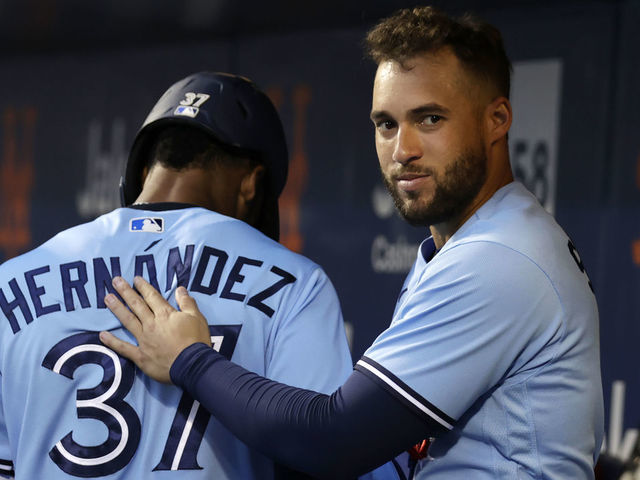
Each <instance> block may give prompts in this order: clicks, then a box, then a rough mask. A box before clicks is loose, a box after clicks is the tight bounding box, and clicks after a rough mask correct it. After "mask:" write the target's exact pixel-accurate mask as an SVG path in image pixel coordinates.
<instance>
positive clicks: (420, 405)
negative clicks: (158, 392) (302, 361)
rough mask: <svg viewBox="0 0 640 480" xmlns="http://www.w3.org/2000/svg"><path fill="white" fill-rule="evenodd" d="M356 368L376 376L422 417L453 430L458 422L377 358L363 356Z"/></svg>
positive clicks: (373, 376) (370, 375)
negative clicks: (381, 363) (376, 359)
mask: <svg viewBox="0 0 640 480" xmlns="http://www.w3.org/2000/svg"><path fill="white" fill-rule="evenodd" d="M354 368H355V369H356V370H358V371H359V372H362V373H364V374H365V375H367V376H368V377H370V378H374V379H375V380H376V381H377V382H378V383H380V382H381V383H380V384H381V385H382V386H383V388H385V389H386V390H387V391H388V392H390V393H391V394H392V395H394V396H395V397H396V398H398V399H399V400H400V401H402V402H403V403H404V404H405V405H407V406H408V407H409V408H411V409H412V410H413V411H415V412H416V413H417V414H418V415H420V416H421V417H424V418H428V419H432V420H435V421H436V422H437V423H438V424H439V425H440V426H442V427H444V428H446V429H447V430H451V429H452V428H453V426H454V424H455V423H456V419H455V418H451V417H450V416H448V415H447V414H446V413H444V412H443V411H442V410H440V409H438V407H436V406H435V405H433V404H432V403H430V402H428V401H427V400H426V399H425V398H424V397H423V396H422V395H420V394H419V393H418V392H416V391H415V390H413V389H412V388H411V387H410V386H409V385H407V384H406V383H404V382H403V381H402V380H400V379H399V378H398V377H396V376H395V375H394V374H393V373H391V372H390V371H389V370H387V369H386V368H384V367H383V366H382V365H380V364H379V363H378V362H376V361H375V360H371V359H370V358H368V357H362V358H361V359H360V360H359V361H358V363H356V366H355V367H354Z"/></svg>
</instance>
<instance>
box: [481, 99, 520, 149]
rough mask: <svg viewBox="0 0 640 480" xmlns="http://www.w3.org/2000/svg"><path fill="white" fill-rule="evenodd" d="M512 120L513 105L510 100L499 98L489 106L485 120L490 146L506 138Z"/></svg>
mask: <svg viewBox="0 0 640 480" xmlns="http://www.w3.org/2000/svg"><path fill="white" fill-rule="evenodd" d="M512 119H513V117H512V112H511V103H510V102H509V99H508V98H506V97H498V98H496V99H495V100H493V101H492V102H491V103H490V104H489V105H487V108H486V109H485V115H484V120H485V131H486V134H487V143H488V144H489V145H492V144H494V143H495V142H497V141H498V140H500V139H502V138H506V136H507V133H508V132H509V128H511V121H512Z"/></svg>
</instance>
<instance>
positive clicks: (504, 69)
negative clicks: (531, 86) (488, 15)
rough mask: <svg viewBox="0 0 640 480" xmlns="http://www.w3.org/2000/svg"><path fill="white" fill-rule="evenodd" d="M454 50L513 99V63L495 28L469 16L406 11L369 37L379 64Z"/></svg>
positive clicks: (369, 47)
mask: <svg viewBox="0 0 640 480" xmlns="http://www.w3.org/2000/svg"><path fill="white" fill-rule="evenodd" d="M445 47H450V48H451V49H452V50H453V52H454V53H455V55H456V57H457V58H458V60H460V62H461V63H462V64H463V65H464V66H465V67H466V68H467V69H468V70H469V71H470V72H471V73H473V74H475V75H476V76H478V77H479V78H481V79H483V80H484V81H485V82H486V83H487V84H488V85H491V86H493V87H494V88H495V89H496V90H497V92H498V94H499V95H503V96H505V97H507V98H508V97H509V89H510V87H511V62H510V61H509V58H508V57H507V54H506V53H505V50H504V45H503V43H502V35H501V34H500V31H499V30H498V29H497V28H495V27H494V26H492V25H490V24H488V23H486V22H484V21H481V20H479V19H476V18H474V17H473V16H471V15H469V14H466V15H464V16H462V17H460V18H452V17H449V16H448V15H446V14H445V13H443V12H441V11H440V10H438V9H436V8H433V7H416V8H413V9H408V8H407V9H403V10H399V11H398V12H396V13H395V14H394V15H392V16H391V17H389V18H386V19H384V20H382V21H381V22H380V23H379V24H378V25H376V26H375V27H374V28H372V29H371V30H370V31H369V33H368V34H367V37H366V49H367V53H368V55H369V56H370V57H371V58H372V59H373V60H374V61H375V62H376V63H378V64H380V63H381V62H384V61H388V60H393V61H396V62H398V63H399V64H400V65H402V66H403V67H405V68H406V62H407V60H409V59H411V58H413V57H416V56H418V55H420V54H423V53H434V52H437V51H439V50H441V49H442V48H445Z"/></svg>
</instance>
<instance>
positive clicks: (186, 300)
mask: <svg viewBox="0 0 640 480" xmlns="http://www.w3.org/2000/svg"><path fill="white" fill-rule="evenodd" d="M176 302H177V303H178V307H180V311H181V312H187V313H190V314H192V315H196V316H200V317H202V314H201V313H200V309H199V308H198V304H197V303H196V301H195V299H194V298H193V297H192V296H190V295H189V292H187V289H186V288H184V287H178V288H177V289H176ZM203 318H204V317H203Z"/></svg>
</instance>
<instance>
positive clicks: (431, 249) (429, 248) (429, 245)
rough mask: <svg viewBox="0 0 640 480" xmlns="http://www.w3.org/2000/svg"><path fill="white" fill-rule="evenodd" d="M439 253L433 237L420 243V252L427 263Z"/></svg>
mask: <svg viewBox="0 0 640 480" xmlns="http://www.w3.org/2000/svg"><path fill="white" fill-rule="evenodd" d="M436 253H438V251H437V250H436V244H435V242H434V241H433V237H429V238H427V239H426V240H425V241H424V242H422V245H420V254H421V255H422V258H423V259H424V261H425V263H429V260H431V259H432V258H433V256H434V255H435V254H436Z"/></svg>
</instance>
